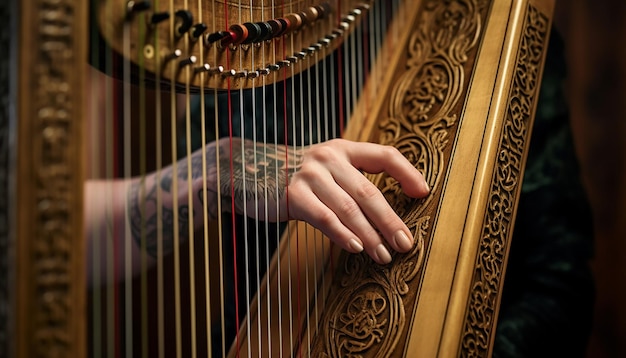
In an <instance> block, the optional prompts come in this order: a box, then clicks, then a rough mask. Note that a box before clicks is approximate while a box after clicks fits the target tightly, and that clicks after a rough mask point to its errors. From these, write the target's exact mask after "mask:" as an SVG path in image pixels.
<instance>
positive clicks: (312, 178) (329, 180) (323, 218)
mask: <svg viewBox="0 0 626 358" xmlns="http://www.w3.org/2000/svg"><path fill="white" fill-rule="evenodd" d="M248 145H250V146H252V144H251V143H249V142H246V146H245V147H246V148H248ZM240 146H241V142H240V141H238V140H237V142H236V143H235V145H233V152H234V153H235V155H234V156H233V157H234V158H236V159H235V161H236V162H237V163H235V164H234V168H246V184H247V185H246V188H247V189H246V191H247V193H246V201H247V205H246V209H247V215H249V216H253V217H258V218H261V219H262V218H263V217H266V218H268V219H269V220H286V219H298V220H303V221H306V222H308V223H310V224H312V225H313V226H315V227H316V228H318V229H319V230H321V231H322V232H323V233H324V234H325V235H326V236H328V237H329V238H330V239H331V240H333V241H334V242H335V243H337V244H338V245H340V246H341V247H342V248H344V249H345V250H347V251H349V252H353V253H358V252H361V251H363V250H365V251H366V252H367V253H368V254H369V255H370V256H371V257H372V258H373V259H374V261H376V262H378V263H380V264H387V263H389V262H390V261H391V255H390V253H389V251H388V250H387V248H386V247H385V245H384V244H383V239H384V240H385V241H386V242H387V243H388V244H389V246H391V248H393V249H394V250H396V251H399V252H406V251H408V250H410V249H411V248H412V247H413V239H412V238H413V235H412V234H411V232H410V231H409V229H408V227H407V226H406V225H405V224H404V222H403V221H402V219H400V218H399V217H398V215H396V213H395V212H394V210H393V209H392V208H391V206H390V205H389V203H388V202H387V200H386V199H385V198H384V196H383V195H382V193H381V192H380V190H379V189H378V188H377V187H376V186H375V185H374V184H372V183H371V182H370V181H369V180H368V179H367V178H366V177H365V176H364V175H363V174H362V173H361V170H363V171H365V172H368V173H380V172H386V173H387V174H389V175H390V176H392V177H393V178H395V179H396V180H398V182H399V183H400V185H401V186H402V189H403V190H404V192H405V193H406V194H407V195H408V196H410V197H414V198H419V197H423V196H426V195H427V194H428V193H429V188H428V185H427V184H426V181H425V180H424V177H423V176H422V174H421V173H420V172H419V171H418V170H417V169H415V167H413V165H412V164H411V163H409V162H408V160H407V159H406V158H405V157H404V156H403V155H402V154H401V153H400V152H399V151H398V150H396V149H395V148H393V147H389V146H382V145H378V144H373V143H360V142H351V141H347V140H343V139H335V140H331V141H328V142H324V143H320V144H315V145H312V146H308V147H303V148H298V149H295V150H294V149H292V148H285V147H276V146H273V145H264V144H257V147H256V150H255V151H254V152H255V153H256V154H254V155H253V156H254V158H255V161H254V163H252V162H251V159H250V158H251V157H252V156H249V155H237V152H238V153H241V150H239V149H238V148H239V147H240ZM220 147H221V148H224V143H223V142H222V143H221V144H220ZM253 149H254V148H252V147H250V148H248V149H246V150H244V151H245V152H249V153H251V152H253ZM268 153H269V155H268ZM227 157H228V156H226V157H224V156H222V158H224V159H222V160H226V159H225V158H227ZM287 160H288V161H289V165H285V163H286V162H287ZM242 162H243V165H242ZM226 164H227V163H223V168H228V166H227V165H226ZM276 168H278V170H276ZM241 172H242V171H241V170H237V171H236V172H235V174H234V177H235V178H241V177H242V176H241ZM275 172H277V173H280V174H279V178H278V179H274V180H270V181H269V182H268V181H267V180H266V179H263V180H260V179H259V178H260V177H262V176H263V175H262V174H261V173H268V174H269V176H271V175H273V173H275ZM254 173H256V175H253V174H254ZM230 176H231V175H230V174H229V173H228V172H227V171H223V172H222V182H223V183H222V188H224V187H225V185H224V182H225V181H227V182H233V183H235V187H236V188H240V187H241V185H238V184H237V182H241V180H234V181H230V179H231V178H230ZM255 182H256V183H257V186H255V185H254V183H255ZM268 183H269V184H268ZM285 184H288V185H287V187H286V188H285ZM226 186H229V185H226ZM253 187H255V188H257V190H258V192H257V194H256V196H255V197H256V198H257V199H258V198H264V197H269V198H270V200H268V202H269V206H268V207H267V208H265V210H264V209H263V208H261V209H259V208H258V207H256V208H255V205H256V206H259V204H258V203H263V202H264V201H263V199H261V200H258V201H252V198H253V195H252V192H251V191H250V190H251V189H252V188H253ZM277 188H278V190H277ZM274 192H277V193H278V195H273V193H274ZM277 197H278V200H276V198H277ZM235 198H236V200H235V202H236V205H237V206H238V209H237V211H242V207H241V206H240V205H241V201H242V200H243V193H241V192H239V191H238V190H235ZM287 200H288V201H289V203H287ZM276 204H278V205H279V208H278V211H276V208H275V205H276ZM262 205H263V204H260V206H262ZM257 210H258V211H257ZM287 210H288V211H287ZM265 211H267V215H265ZM276 212H278V213H279V214H278V216H277V215H275V213H276ZM379 232H380V234H379Z"/></svg>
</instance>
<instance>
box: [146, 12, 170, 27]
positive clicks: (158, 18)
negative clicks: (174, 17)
mask: <svg viewBox="0 0 626 358" xmlns="http://www.w3.org/2000/svg"><path fill="white" fill-rule="evenodd" d="M169 18H170V13H169V12H155V13H154V14H152V16H151V17H150V25H153V26H154V25H156V24H159V23H161V22H163V21H165V20H167V19H169Z"/></svg>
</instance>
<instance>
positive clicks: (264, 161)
mask: <svg viewBox="0 0 626 358" xmlns="http://www.w3.org/2000/svg"><path fill="white" fill-rule="evenodd" d="M218 145H219V150H220V153H219V154H220V157H219V163H220V167H219V171H220V173H219V188H218V187H217V186H218V185H217V184H218V180H217V171H218V167H217V165H216V158H217V156H216V147H215V146H214V145H210V146H207V147H206V149H205V155H206V162H207V163H206V168H203V166H202V161H203V158H202V152H201V151H196V152H194V153H193V154H192V155H191V156H190V157H189V158H185V159H182V160H180V161H178V162H177V163H176V181H175V180H174V166H169V167H167V168H165V169H163V170H162V171H161V174H160V178H159V182H158V183H156V175H152V176H148V177H146V178H144V179H142V180H137V181H135V182H133V184H131V185H130V187H129V189H128V196H127V205H128V216H129V222H130V226H131V233H132V236H133V239H134V240H135V242H136V243H137V245H139V247H145V249H146V251H147V252H148V253H149V254H150V255H151V256H153V257H156V256H157V239H158V237H159V236H158V233H159V231H161V232H162V236H161V237H162V240H163V242H162V247H163V254H166V253H169V252H171V251H172V249H173V245H174V210H178V225H179V226H178V235H179V236H180V238H181V239H183V240H184V239H185V238H187V237H188V235H189V230H192V229H196V228H198V227H200V226H201V225H202V224H203V223H202V221H203V219H202V218H203V215H200V213H201V212H202V209H200V210H190V208H191V207H193V208H202V207H203V204H204V195H205V192H204V186H205V185H206V205H207V211H208V214H209V216H210V217H211V218H212V219H215V218H217V217H218V216H219V214H220V213H219V212H218V202H217V199H218V197H221V199H222V202H223V204H224V205H223V206H222V211H230V210H231V207H230V204H231V200H232V199H233V198H234V203H235V210H236V211H237V212H238V213H242V212H243V205H244V203H246V202H248V203H250V202H252V201H254V200H255V199H258V200H259V201H261V202H264V201H265V200H266V199H267V202H268V203H271V204H272V205H278V204H279V201H280V200H281V199H282V197H283V195H284V192H285V187H286V186H287V183H288V180H290V178H291V176H292V175H293V174H294V173H295V172H297V171H298V169H299V168H300V166H301V164H302V155H301V153H299V152H298V151H295V150H293V148H287V147H285V146H275V145H268V144H264V143H257V144H254V143H253V142H251V141H247V140H246V141H244V142H243V146H242V142H241V140H240V139H232V155H231V151H230V148H231V143H230V142H229V140H221V141H219V144H218ZM287 162H289V163H288V164H287ZM231 163H232V168H231ZM189 166H191V181H192V183H191V186H192V190H193V191H194V194H195V195H194V203H189V202H188V197H187V195H188V193H189V191H188V190H189V182H188V179H189V174H190V173H189V169H190V167H189ZM174 183H176V186H177V187H178V188H179V190H178V196H179V198H178V203H179V204H178V205H177V206H178V207H177V208H173V203H174V200H173V195H174V193H175V192H177V191H175V190H174ZM159 190H160V193H161V200H160V202H159V201H158V200H157V191H159ZM218 191H220V196H218ZM158 206H160V211H161V215H159V213H158V210H157V208H158ZM196 214H198V215H196ZM159 220H160V223H159Z"/></svg>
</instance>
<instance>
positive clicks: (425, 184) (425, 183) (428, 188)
mask: <svg viewBox="0 0 626 358" xmlns="http://www.w3.org/2000/svg"><path fill="white" fill-rule="evenodd" d="M424 189H426V191H427V192H429V193H430V186H428V182H426V180H424Z"/></svg>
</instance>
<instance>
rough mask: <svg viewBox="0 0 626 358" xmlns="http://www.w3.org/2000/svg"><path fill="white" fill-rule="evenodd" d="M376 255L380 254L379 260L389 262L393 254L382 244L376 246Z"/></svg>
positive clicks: (384, 262)
mask: <svg viewBox="0 0 626 358" xmlns="http://www.w3.org/2000/svg"><path fill="white" fill-rule="evenodd" d="M375 252H376V256H378V260H377V261H378V262H379V263H381V264H388V263H390V262H391V254H390V253H389V251H387V248H386V247H385V245H383V244H380V245H378V247H376V250H375Z"/></svg>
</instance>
